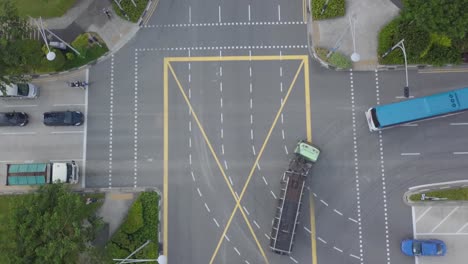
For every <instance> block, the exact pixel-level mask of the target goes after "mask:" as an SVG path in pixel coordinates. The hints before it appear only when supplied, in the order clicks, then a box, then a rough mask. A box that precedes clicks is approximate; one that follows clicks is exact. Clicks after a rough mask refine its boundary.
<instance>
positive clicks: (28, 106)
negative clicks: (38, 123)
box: [3, 105, 37, 107]
mask: <svg viewBox="0 0 468 264" xmlns="http://www.w3.org/2000/svg"><path fill="white" fill-rule="evenodd" d="M36 106H37V105H4V106H3V107H36Z"/></svg>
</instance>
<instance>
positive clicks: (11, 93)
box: [0, 83, 39, 99]
mask: <svg viewBox="0 0 468 264" xmlns="http://www.w3.org/2000/svg"><path fill="white" fill-rule="evenodd" d="M38 96H39V87H37V86H35V85H34V84H32V83H18V84H14V83H12V84H8V85H5V91H0V98H5V99H34V98H37V97H38Z"/></svg>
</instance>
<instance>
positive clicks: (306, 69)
mask: <svg viewBox="0 0 468 264" xmlns="http://www.w3.org/2000/svg"><path fill="white" fill-rule="evenodd" d="M308 59H309V58H308V56H307V55H286V56H225V57H170V58H164V171H163V172H164V184H163V187H164V189H163V191H164V194H163V197H164V203H163V206H164V210H163V212H164V218H163V219H164V225H163V229H164V237H163V239H164V241H163V242H164V252H163V254H164V255H165V256H168V165H169V164H168V163H169V147H168V142H169V128H168V115H169V113H168V110H169V101H168V89H169V76H168V72H169V71H171V73H172V76H173V78H174V80H175V81H176V83H177V85H178V87H179V90H180V92H181V93H182V96H183V97H184V100H185V102H186V103H187V105H188V107H189V109H190V111H191V112H192V114H193V117H194V120H195V122H196V123H197V126H198V127H199V129H200V131H201V133H202V135H203V137H204V140H205V142H206V143H207V145H208V148H209V149H210V152H211V153H212V155H213V157H214V159H215V161H216V163H217V166H218V168H219V169H220V172H221V174H222V175H223V178H224V180H225V182H226V185H227V186H228V187H229V190H230V192H231V195H232V197H233V198H234V200H235V201H236V206H235V208H234V209H233V211H232V214H231V216H230V218H229V221H228V223H227V225H226V227H225V229H224V231H223V234H222V235H221V237H220V239H219V242H218V244H217V246H216V249H215V252H214V253H213V255H212V257H211V261H210V264H211V263H213V261H214V259H215V257H216V255H217V252H218V250H219V248H220V246H221V243H222V241H223V240H224V239H223V238H224V237H225V235H226V233H227V230H228V229H229V227H230V224H231V222H232V219H233V217H234V215H235V213H236V212H237V210H238V209H239V210H240V212H241V214H242V216H243V218H244V220H245V222H246V224H247V226H248V228H249V230H250V232H251V234H252V236H253V238H254V240H255V242H256V244H257V246H258V248H259V250H260V252H261V254H262V256H263V258H264V260H265V263H269V262H268V259H267V257H266V255H265V252H264V251H263V248H262V246H261V245H260V242H259V241H258V239H257V236H256V235H255V232H254V230H253V228H252V226H251V225H250V221H249V220H248V218H247V215H246V214H245V212H244V210H243V208H242V207H241V206H240V202H241V200H242V198H243V196H244V194H245V191H246V189H247V187H248V185H249V183H250V180H251V178H252V176H253V173H254V171H255V168H256V166H257V164H258V161H259V160H260V158H261V156H262V155H263V151H264V149H265V147H266V144H267V143H268V141H269V138H270V136H271V133H272V131H273V128H274V127H275V125H276V123H277V121H278V118H279V116H280V114H281V112H282V111H283V108H284V105H285V104H286V102H287V100H288V98H289V95H290V93H291V90H292V87H294V84H295V83H296V80H297V77H298V76H299V73H300V72H301V69H304V79H305V83H304V86H305V97H306V98H305V106H306V124H307V140H308V141H311V140H312V132H311V126H310V124H311V121H310V98H309V95H310V92H309V75H308V73H309V61H308ZM247 60H249V61H273V60H299V61H302V62H301V64H300V66H299V68H298V71H297V72H296V75H295V77H294V79H293V81H292V83H291V85H290V87H289V89H288V91H287V94H286V96H285V98H284V101H283V104H282V105H281V107H280V109H279V110H278V112H277V114H276V117H275V119H274V121H273V124H272V126H271V127H270V130H269V132H268V134H267V136H266V138H265V141H264V142H263V145H262V148H261V150H260V152H259V154H258V155H257V158H256V160H255V162H254V164H253V166H252V168H251V171H250V173H249V176H248V178H247V181H246V183H245V185H244V187H243V189H242V192H241V195H240V196H239V198H237V196H236V195H235V192H234V190H233V189H232V187H231V185H230V184H229V181H228V178H227V176H226V174H225V172H224V169H223V167H222V166H221V163H220V162H219V159H218V157H217V155H216V153H215V152H214V149H213V147H212V145H211V143H210V141H209V139H208V137H207V136H206V133H205V131H204V128H203V127H202V125H201V123H200V121H199V119H198V116H197V115H196V113H195V111H194V109H193V107H192V105H191V103H190V101H189V99H188V98H187V95H186V94H185V92H184V89H183V88H182V85H181V84H180V81H179V80H178V79H177V76H176V74H175V72H174V69H173V68H172V66H171V62H210V61H247ZM313 214H314V212H313V211H311V216H313ZM311 224H312V218H311ZM313 224H314V226H311V228H313V229H314V230H315V221H313ZM312 239H313V240H314V241H315V236H311V240H312ZM311 242H312V241H311ZM314 249H315V242H313V245H312V254H313V259H316V253H315V250H314ZM313 263H316V262H313Z"/></svg>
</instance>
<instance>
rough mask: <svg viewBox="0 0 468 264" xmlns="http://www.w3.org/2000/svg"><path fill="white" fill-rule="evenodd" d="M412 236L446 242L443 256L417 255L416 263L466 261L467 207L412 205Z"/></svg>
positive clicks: (429, 263)
mask: <svg viewBox="0 0 468 264" xmlns="http://www.w3.org/2000/svg"><path fill="white" fill-rule="evenodd" d="M413 222H414V236H415V238H418V239H429V238H435V239H441V240H443V241H444V242H445V243H446V244H447V255H446V256H444V257H419V258H417V259H416V263H419V264H435V263H466V259H468V251H467V250H466V245H467V244H468V207H467V206H416V207H413Z"/></svg>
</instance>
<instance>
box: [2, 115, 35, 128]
mask: <svg viewBox="0 0 468 264" xmlns="http://www.w3.org/2000/svg"><path fill="white" fill-rule="evenodd" d="M28 120H29V117H28V114H26V113H24V112H8V113H0V126H25V125H26V124H27V123H28Z"/></svg>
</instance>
